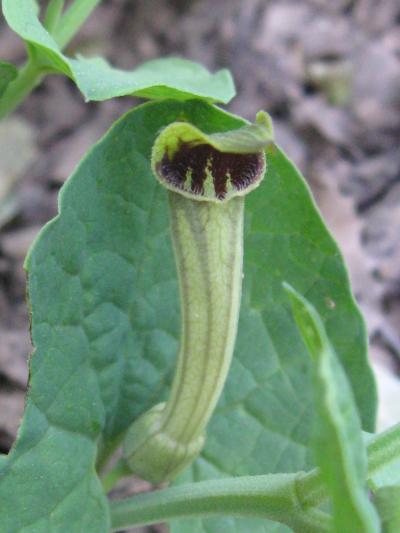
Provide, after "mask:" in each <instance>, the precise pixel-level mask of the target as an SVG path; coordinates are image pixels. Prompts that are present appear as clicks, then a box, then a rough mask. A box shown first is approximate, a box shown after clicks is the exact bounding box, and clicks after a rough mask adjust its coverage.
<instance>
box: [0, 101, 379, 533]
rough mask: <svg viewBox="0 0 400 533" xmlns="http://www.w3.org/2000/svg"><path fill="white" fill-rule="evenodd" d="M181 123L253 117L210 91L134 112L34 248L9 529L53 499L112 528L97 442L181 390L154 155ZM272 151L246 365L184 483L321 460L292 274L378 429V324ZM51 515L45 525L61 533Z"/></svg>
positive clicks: (81, 522)
mask: <svg viewBox="0 0 400 533" xmlns="http://www.w3.org/2000/svg"><path fill="white" fill-rule="evenodd" d="M178 118H179V119H187V120H188V121H190V122H191V123H193V124H194V125H195V126H196V127H198V128H199V129H200V130H202V131H204V132H206V133H215V132H223V131H228V130H230V129H234V128H238V127H240V126H242V125H243V124H244V122H243V120H241V119H239V118H237V117H234V116H232V115H229V114H228V113H225V112H223V111H221V110H219V109H218V108H216V107H214V106H211V105H209V104H207V103H205V102H201V101H188V102H176V101H165V102H153V103H148V104H145V105H142V106H140V107H138V108H136V109H134V110H133V111H131V112H130V113H128V114H127V115H125V116H124V117H123V118H122V119H120V120H119V121H118V122H117V123H116V124H115V125H114V126H113V127H112V128H111V130H110V131H109V132H108V133H107V135H106V136H105V137H104V138H103V139H102V140H101V141H100V142H99V143H98V144H97V145H96V146H95V147H94V148H93V149H92V150H91V151H90V152H89V153H88V155H87V156H86V157H85V158H84V160H83V161H82V163H81V164H80V166H79V167H78V169H77V170H76V172H75V173H74V175H73V176H72V177H71V178H70V179H69V180H68V182H67V183H66V185H65V186H64V188H63V190H62V192H61V195H60V215H59V216H58V217H57V218H56V219H54V220H53V221H52V222H50V223H49V224H48V225H47V226H46V227H45V228H44V229H43V231H42V232H41V234H40V236H39V237H38V239H37V241H36V243H35V245H34V247H33V249H32V251H31V253H30V255H29V258H28V260H27V268H28V271H29V298H30V303H31V311H32V338H33V342H34V345H35V354H34V356H33V357H32V359H31V379H30V393H29V396H28V400H27V407H26V411H25V415H24V421H23V425H22V427H21V429H20V433H19V440H18V442H17V444H16V446H15V447H14V448H13V451H12V454H11V455H10V458H9V460H8V461H7V466H6V467H4V465H2V468H3V470H2V477H1V481H0V501H2V502H3V501H4V502H5V505H1V506H0V523H1V524H2V525H3V524H5V526H4V527H5V530H6V531H8V530H9V531H10V532H12V531H15V530H17V528H20V529H21V528H22V527H26V528H29V527H33V526H30V525H31V524H33V523H34V520H39V518H40V519H42V520H44V521H46V520H47V521H49V520H52V516H53V514H52V510H53V509H57V512H58V515H57V516H58V522H57V524H64V526H65V524H66V523H68V533H70V532H71V533H74V532H75V531H77V532H78V531H85V533H91V532H93V533H99V532H101V531H105V530H106V529H107V527H108V523H107V520H108V518H107V513H106V510H105V509H104V500H103V498H102V496H101V490H100V488H99V486H98V482H97V478H96V477H95V476H94V472H93V461H94V458H95V453H96V445H95V439H96V438H97V437H98V436H99V434H100V433H101V435H102V437H103V439H104V440H105V444H106V446H107V445H108V444H110V443H112V442H114V441H115V440H117V439H118V437H120V436H121V435H122V434H123V432H124V431H125V430H126V428H127V427H128V426H129V424H130V423H131V422H132V421H133V420H135V419H136V418H137V416H138V415H139V414H141V413H142V412H144V411H145V410H147V409H148V408H150V407H151V406H153V405H154V404H155V403H157V402H159V401H160V400H163V399H165V397H166V395H167V392H168V383H169V382H170V380H171V375H172V373H173V367H174V361H175V358H176V354H177V351H178V338H179V327H180V319H179V296H178V288H177V279H176V271H175V265H174V258H173V253H172V249H171V242H170V236H169V222H168V210H167V202H166V192H165V190H164V189H163V188H162V187H161V186H160V185H159V184H158V183H157V181H156V179H155V178H154V176H153V175H152V173H151V168H150V154H151V148H152V145H153V142H154V140H155V138H156V136H157V134H158V132H159V131H160V129H161V128H162V127H164V126H166V125H167V124H170V123H171V122H174V121H176V120H177V119H178ZM267 160H268V169H267V175H266V178H265V179H264V181H263V183H262V185H260V187H259V188H258V189H257V191H255V192H254V193H252V194H250V195H249V197H248V199H246V209H247V221H246V230H245V232H246V235H245V270H244V272H245V277H244V288H243V300H242V310H241V318H240V324H239V335H238V340H237V346H236V351H235V356H234V362H233V366H232V368H231V371H230V375H229V379H228V382H227V386H226V389H225V391H224V394H223V397H222V399H221V401H220V403H219V406H218V409H217V412H216V413H215V416H214V417H213V420H212V422H211V425H210V428H209V431H208V440H207V445H206V448H205V450H204V452H203V454H202V456H201V457H200V458H199V460H198V461H197V462H196V463H195V464H194V465H193V466H192V467H191V468H190V469H188V471H187V472H186V473H185V475H184V477H183V478H182V479H181V480H180V481H179V482H184V481H185V479H194V480H200V479H207V478H212V477H214V478H216V477H222V476H228V475H240V474H260V473H267V472H278V471H283V472H290V471H295V470H298V469H305V468H307V467H309V466H311V465H312V459H311V452H310V448H309V441H310V430H311V426H312V420H313V414H312V410H311V409H312V397H311V392H310V385H309V383H310V381H309V380H310V361H309V356H308V353H307V351H306V349H305V347H304V345H303V343H302V340H301V338H300V335H299V333H298V330H297V328H296V325H295V323H294V321H293V318H292V315H291V313H290V309H289V304H288V301H287V297H286V295H285V293H284V291H283V289H282V281H283V280H285V279H286V280H288V281H289V282H291V283H292V284H293V285H295V286H296V287H298V288H299V290H301V291H302V292H303V293H306V294H307V296H308V298H309V299H310V300H311V301H312V302H313V303H314V305H315V306H316V307H317V308H318V311H319V312H320V314H321V315H322V316H323V319H324V322H325V326H326V328H327V330H328V334H329V336H330V338H331V341H332V343H333V345H334V346H335V349H336V350H337V353H338V354H339V357H340V358H341V361H342V362H343V364H344V366H345V367H346V370H347V372H348V374H349V376H350V380H351V383H352V386H353V389H354V391H355V396H356V400H357V405H358V407H359V410H360V412H361V413H362V417H363V420H364V426H365V427H366V428H367V429H371V428H372V427H373V424H374V416H375V396H374V386H373V380H372V376H371V373H370V369H369V367H368V363H367V359H366V337H365V329H364V324H363V321H362V319H361V316H360V314H359V311H358V309H357V307H356V305H355V303H354V301H353V298H352V296H351V294H350V290H349V286H348V280H347V274H346V271H345V269H344V266H343V261H342V258H341V256H340V254H339V252H338V249H337V247H336V245H335V243H334V242H333V240H332V238H331V237H330V235H329V234H328V232H327V230H326V228H325V227H324V225H323V223H322V221H321V219H320V216H319V215H318V213H317V211H316V209H315V206H314V204H313V202H312V199H311V197H310V193H309V191H308V189H307V187H306V185H305V184H304V181H303V180H302V178H301V176H300V175H299V174H298V172H297V171H296V170H295V169H294V167H293V166H292V165H291V163H289V162H288V160H287V159H286V157H285V156H284V155H283V154H282V152H281V151H280V150H279V149H277V148H275V147H271V149H270V150H269V151H268V153H267ZM28 480H29V481H28ZM22 496H23V498H24V506H23V508H22V506H21V510H20V511H19V512H18V515H17V518H15V517H10V513H8V512H7V509H12V508H16V507H17V505H18V507H20V505H19V504H18V502H19V501H20V500H21V498H22ZM42 502H44V503H42ZM4 510H5V511H4ZM71 517H73V518H74V520H75V522H73V521H72V518H71ZM79 517H80V518H79ZM14 520H17V524H16V526H14ZM101 520H103V521H104V525H102V526H100V525H99V524H100V523H102V522H101ZM63 521H64V522H63ZM43 523H44V524H46V525H44V526H42V529H39V526H38V529H36V530H35V532H36V531H43V532H44V531H49V530H51V529H46V527H48V525H49V522H43ZM70 523H71V524H72V525H70ZM7 527H8V528H9V529H7ZM13 527H14V530H13ZM185 528H186V529H185ZM31 530H32V531H33V529H31ZM59 530H60V531H65V527H64V530H63V528H62V525H60V526H59ZM172 530H173V531H174V532H177V531H180V532H184V533H187V532H188V531H193V532H203V531H204V532H207V533H217V532H218V533H219V532H220V531H224V532H226V533H232V532H234V533H248V532H249V531H251V532H255V533H261V532H262V533H265V532H271V531H279V532H282V531H288V530H287V528H285V527H283V526H280V525H277V524H272V523H269V522H263V521H259V520H246V519H240V518H234V517H228V518H226V519H222V518H218V519H214V518H210V519H204V520H193V521H192V520H191V521H189V522H187V521H185V520H183V521H181V522H180V523H178V524H176V525H175V524H174V525H173V526H172ZM27 531H29V529H27ZM55 531H56V529H55Z"/></svg>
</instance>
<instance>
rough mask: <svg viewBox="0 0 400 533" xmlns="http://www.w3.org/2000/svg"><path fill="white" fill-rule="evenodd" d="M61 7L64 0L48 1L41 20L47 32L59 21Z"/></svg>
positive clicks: (51, 30)
mask: <svg viewBox="0 0 400 533" xmlns="http://www.w3.org/2000/svg"><path fill="white" fill-rule="evenodd" d="M63 9H64V0H51V2H50V3H49V5H48V7H47V10H46V14H45V16H44V21H43V26H44V27H45V28H46V30H47V31H48V32H49V33H53V31H54V28H55V27H56V26H57V24H58V22H59V21H60V17H61V14H62V11H63Z"/></svg>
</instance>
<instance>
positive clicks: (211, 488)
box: [111, 474, 330, 533]
mask: <svg viewBox="0 0 400 533" xmlns="http://www.w3.org/2000/svg"><path fill="white" fill-rule="evenodd" d="M200 515H201V516H212V515H214V516H215V515H219V516H224V515H225V516H226V515H229V516H247V517H253V518H264V519H269V520H274V521H277V522H281V523H283V524H286V525H288V526H289V527H291V528H292V529H293V530H294V531H298V532H301V533H323V532H325V531H329V526H330V517H329V516H328V515H326V514H325V513H323V512H321V511H319V510H318V509H313V508H310V509H302V508H301V505H300V502H299V501H298V499H297V494H296V490H295V475H293V474H275V475H270V476H268V480H266V476H246V477H241V478H231V479H218V480H212V481H202V482H199V483H193V484H190V485H182V486H180V487H172V488H168V489H164V490H159V491H155V492H151V493H146V494H139V495H136V496H134V497H132V498H128V499H126V500H124V501H121V502H114V503H111V522H112V531H117V530H119V529H124V528H127V527H135V526H139V525H145V524H155V523H159V522H164V521H166V520H172V519H175V518H182V517H194V516H200Z"/></svg>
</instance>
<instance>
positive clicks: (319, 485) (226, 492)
mask: <svg viewBox="0 0 400 533" xmlns="http://www.w3.org/2000/svg"><path fill="white" fill-rule="evenodd" d="M367 451H368V460H369V468H368V475H369V476H372V475H373V474H375V473H376V472H378V471H379V470H380V469H381V468H383V467H385V466H387V465H388V464H390V463H392V462H393V461H395V460H398V459H400V424H397V425H396V426H394V427H392V428H390V429H388V430H386V431H385V432H383V433H381V434H379V435H377V436H376V437H375V438H373V440H372V441H371V442H370V443H369V444H368V446H367ZM327 498H328V492H327V490H326V488H325V486H324V484H323V481H322V479H321V476H320V473H319V470H318V469H314V470H311V471H310V472H308V473H307V474H305V473H297V474H269V475H265V476H247V477H239V478H228V479H221V480H211V481H202V482H199V483H192V484H187V485H182V486H179V487H172V488H168V489H164V490H160V491H155V492H152V493H147V494H142V495H138V496H135V497H133V498H128V499H126V500H123V501H120V502H114V503H111V518H112V527H113V530H114V531H116V530H118V529H121V528H126V527H134V526H139V525H144V524H155V523H158V522H164V521H168V520H172V519H175V518H182V517H191V516H193V517H194V516H197V517H199V516H210V515H225V516H226V515H229V516H252V517H257V518H265V519H270V520H275V521H277V522H282V523H284V524H286V525H288V526H289V527H291V528H292V529H293V530H294V531H299V532H302V533H304V532H308V531H309V532H314V531H315V532H318V531H320V532H323V531H329V517H328V516H327V515H325V514H324V513H322V512H321V511H319V510H318V509H316V508H315V507H316V506H318V505H319V504H321V503H322V502H323V501H324V500H326V499H327Z"/></svg>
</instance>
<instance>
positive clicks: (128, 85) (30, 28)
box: [2, 0, 235, 103]
mask: <svg viewBox="0 0 400 533" xmlns="http://www.w3.org/2000/svg"><path fill="white" fill-rule="evenodd" d="M2 6H3V12H4V16H5V18H6V20H7V23H8V24H9V26H10V27H11V28H12V29H13V30H14V31H15V32H16V33H17V34H18V35H19V36H20V37H21V38H22V39H24V41H25V42H26V43H27V45H28V46H29V50H30V52H31V54H33V55H34V56H35V57H36V58H37V59H38V60H39V61H40V63H41V64H42V65H43V66H44V67H46V68H47V69H49V70H50V71H54V72H61V73H63V74H65V75H66V76H69V77H70V78H71V79H73V80H74V81H75V83H76V84H77V86H78V88H79V90H80V91H81V92H82V94H83V95H84V97H85V99H86V100H106V99H108V98H114V97H116V96H124V95H136V96H141V97H144V98H150V99H154V98H155V99H161V98H175V99H183V100H185V99H188V98H193V96H196V97H198V98H204V99H205V100H208V101H211V102H223V103H227V102H229V100H231V98H232V97H233V96H234V94H235V88H234V85H233V81H232V78H231V75H230V73H229V72H228V71H227V70H225V69H224V70H220V71H218V72H217V73H215V74H210V73H209V72H208V71H207V70H206V69H205V68H204V67H202V66H201V65H198V64H196V63H193V62H191V61H187V60H184V59H179V58H168V59H156V60H154V61H149V62H148V63H145V64H143V65H141V66H139V67H138V68H136V69H135V70H133V71H131V72H127V71H123V70H119V69H115V68H112V67H111V66H110V65H109V64H108V63H107V62H106V61H104V60H103V59H100V58H95V59H85V58H81V57H79V58H77V59H71V58H69V57H67V56H66V55H64V54H63V53H62V52H61V50H60V48H59V46H58V45H57V43H56V41H55V39H54V38H53V37H52V36H51V35H50V34H49V33H48V32H47V31H46V29H45V28H44V27H43V25H42V24H41V22H40V21H39V19H38V15H37V9H36V5H35V2H34V1H33V0H3V2H2Z"/></svg>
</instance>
